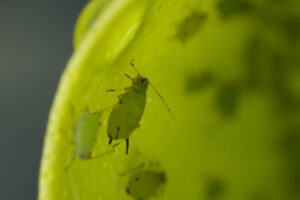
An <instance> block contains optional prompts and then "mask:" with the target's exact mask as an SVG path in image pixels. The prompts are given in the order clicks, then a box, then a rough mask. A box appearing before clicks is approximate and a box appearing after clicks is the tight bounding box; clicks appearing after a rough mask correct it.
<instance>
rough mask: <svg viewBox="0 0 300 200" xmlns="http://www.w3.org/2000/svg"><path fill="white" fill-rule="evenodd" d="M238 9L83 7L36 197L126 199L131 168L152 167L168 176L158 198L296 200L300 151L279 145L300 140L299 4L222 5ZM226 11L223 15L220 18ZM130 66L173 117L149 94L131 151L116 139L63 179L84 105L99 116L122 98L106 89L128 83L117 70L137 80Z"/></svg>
mask: <svg viewBox="0 0 300 200" xmlns="http://www.w3.org/2000/svg"><path fill="white" fill-rule="evenodd" d="M220 2H222V3H220ZM236 2H237V1H236V0H234V1H233V0H218V1H212V0H203V1H198V0H151V1H150V0H122V1H118V0H115V1H100V0H93V1H90V2H89V4H88V5H87V7H86V8H85V9H84V11H83V12H82V14H81V15H80V17H79V20H78V23H77V25H76V28H75V33H74V47H75V51H74V54H73V55H72V57H71V59H70V61H69V63H68V65H67V67H66V69H65V71H64V73H63V75H62V77H61V80H60V83H59V88H58V90H57V93H56V96H55V100H54V103H53V107H52V109H51V113H50V116H49V122H48V127H47V133H46V136H45V143H44V150H43V156H42V162H41V169H40V179H39V195H38V196H39V197H38V198H39V199H40V200H45V199H47V200H52V199H53V200H59V199H76V200H78V199H80V200H82V199H97V200H108V199H109V200H120V199H122V200H127V199H128V200H129V199H132V197H131V196H129V195H128V194H126V186H127V181H128V179H129V177H130V170H131V169H134V168H135V167H136V166H139V165H140V164H141V163H149V162H150V163H151V162H155V163H158V164H159V166H160V168H161V169H162V170H163V171H164V172H165V175H166V184H165V185H164V186H163V187H162V188H161V190H160V191H158V192H157V194H154V195H153V198H154V199H195V200H196V199H207V200H217V199H231V200H235V199H239V200H240V199H253V200H254V199H289V198H290V197H291V196H293V197H294V196H297V195H298V194H297V190H296V192H295V191H294V190H293V191H292V190H291V188H293V187H294V186H295V185H296V184H297V181H298V179H297V177H299V176H297V174H300V173H299V169H300V168H297V166H300V164H299V163H300V158H299V156H298V155H299V154H298V153H297V151H298V150H297V148H287V145H286V143H284V142H282V141H286V140H288V138H289V137H292V138H296V139H293V141H296V144H295V146H297V145H298V144H300V140H298V139H299V138H298V137H299V135H300V134H298V133H299V130H300V128H299V125H298V123H297V119H299V109H298V108H299V107H300V106H299V99H300V83H299V80H300V79H299V78H297V77H299V75H300V72H299V68H297V67H295V66H298V67H299V63H300V61H299V59H297V58H298V57H297V56H298V54H296V53H295V52H299V48H300V47H299V46H300V45H299V37H297V34H295V32H297V31H298V29H297V26H298V25H299V24H300V23H299V21H300V20H299V13H300V12H298V11H299V10H298V8H299V5H298V4H297V3H282V2H281V3H280V1H278V2H277V1H276V2H275V1H274V2H273V1H272V2H271V1H267V0H265V1H257V2H256V1H247V3H245V4H238V5H226V4H234V3H236ZM249 2H250V3H249ZM251 2H252V3H251ZM250 4H251V9H246V12H243V11H244V10H245V9H242V10H239V11H238V9H239V5H250ZM295 4H297V5H298V6H296V5H295ZM220 5H222V6H221V7H220ZM223 8H230V9H226V17H224V13H223V12H224V9H223ZM232 8H234V9H232ZM242 8H244V7H243V6H242ZM279 8H280V9H281V10H282V9H283V10H286V11H289V12H284V13H282V12H281V10H280V9H279ZM222 9H223V10H222ZM230 10H233V11H234V13H232V14H231V13H230ZM233 14H234V15H233ZM228 16H230V17H228ZM291 16H292V17H291ZM278 19H282V20H278ZM289 19H292V20H289ZM286 22H288V23H286ZM286 24H288V25H286ZM291 24H292V25H291ZM285 25H286V26H285ZM299 27H300V25H299ZM299 30H300V29H299ZM257 52H259V53H257ZM132 59H134V60H135V65H136V67H137V68H138V70H139V72H140V73H141V74H142V75H143V76H145V77H147V78H149V80H150V81H151V83H152V84H153V85H154V86H155V87H156V89H157V90H158V91H159V92H160V93H161V94H162V96H163V97H164V99H166V102H167V104H168V106H169V107H170V108H171V109H172V112H173V113H174V114H175V117H176V120H174V119H173V118H172V116H171V115H170V113H168V111H167V109H165V107H164V105H163V103H162V102H161V100H160V98H159V97H158V96H157V94H156V93H155V92H154V90H153V89H152V88H151V87H149V89H148V92H147V102H146V109H145V112H144V115H143V118H142V121H141V123H140V127H139V128H138V129H136V130H135V131H134V132H133V134H132V135H131V137H130V147H129V154H128V155H126V154H125V142H124V141H123V142H121V144H120V145H119V146H117V147H116V151H115V152H114V153H112V154H109V155H106V156H103V157H99V158H95V159H91V160H80V159H79V158H78V157H77V158H76V160H75V161H74V163H73V164H72V165H71V167H70V169H69V170H68V171H66V170H65V167H66V165H67V164H68V163H69V162H70V160H71V157H72V155H73V153H74V151H75V148H74V146H72V145H71V144H70V143H69V141H68V138H71V139H72V138H73V132H72V131H73V127H74V126H75V124H76V121H77V120H78V119H79V118H80V117H81V115H82V114H83V112H84V110H85V109H86V108H88V109H89V110H92V111H97V110H101V109H103V108H106V107H109V106H112V105H114V104H115V103H116V102H117V96H118V95H119V94H120V93H107V92H105V91H106V90H108V89H116V88H117V89H119V88H125V87H128V86H130V84H131V82H130V81H129V80H128V79H127V78H126V77H124V75H123V74H124V73H128V74H129V75H131V76H135V75H136V72H135V71H134V70H133V68H132V67H131V66H130V61H131V60H132ZM121 93H122V92H121ZM72 110H74V112H73V111H72ZM109 114H110V110H107V111H105V112H104V113H103V115H102V117H101V119H100V120H101V122H102V125H101V127H100V129H99V133H98V138H97V141H96V145H95V147H94V149H93V155H98V154H101V153H104V152H106V151H108V150H110V149H111V147H110V146H109V145H108V137H107V133H106V131H107V120H108V117H109ZM290 130H292V131H290ZM297 141H298V142H299V143H297ZM291 152H292V153H291ZM287 155H289V156H287ZM297 161H299V162H297ZM295 163H296V164H295ZM295 166H296V167H295ZM283 169H284V171H286V173H285V174H282V173H281V171H282V170H283ZM128 171H129V173H128V174H127V175H125V176H121V175H120V174H121V173H124V172H128ZM295 177H296V178H295ZM274 179H276V180H278V181H273V180H274ZM299 180H300V178H299Z"/></svg>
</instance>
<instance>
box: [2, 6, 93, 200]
mask: <svg viewBox="0 0 300 200" xmlns="http://www.w3.org/2000/svg"><path fill="white" fill-rule="evenodd" d="M86 2H87V0H75V1H74V0H63V1H61V0H26V1H15V0H1V1H0V95H1V97H0V110H1V115H0V117H1V119H0V157H1V161H0V163H1V164H0V199H5V200H10V199H22V200H27V199H30V200H31V199H36V198H37V185H38V172H39V164H40V156H41V150H42V145H43V137H44V134H45V129H46V123H47V118H48V113H49V109H50V106H51V103H52V99H53V97H54V93H55V90H56V87H57V85H58V81H59V78H60V74H61V73H62V71H63V69H64V67H65V64H66V62H67V61H68V59H69V57H70V56H71V53H72V51H73V50H72V34H73V28H74V24H75V21H76V18H77V16H78V14H79V12H80V10H81V9H82V8H83V6H84V5H85V4H86Z"/></svg>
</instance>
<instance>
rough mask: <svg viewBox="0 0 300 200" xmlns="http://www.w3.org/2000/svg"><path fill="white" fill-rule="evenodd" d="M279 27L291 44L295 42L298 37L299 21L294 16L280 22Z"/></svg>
mask: <svg viewBox="0 0 300 200" xmlns="http://www.w3.org/2000/svg"><path fill="white" fill-rule="evenodd" d="M280 27H281V28H282V30H283V31H284V32H285V33H286V34H287V36H288V37H289V39H290V40H291V42H297V41H298V39H299V37H300V19H299V18H298V17H296V16H288V17H286V18H283V19H282V20H281V22H280Z"/></svg>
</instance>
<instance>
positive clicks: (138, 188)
mask: <svg viewBox="0 0 300 200" xmlns="http://www.w3.org/2000/svg"><path fill="white" fill-rule="evenodd" d="M165 183H166V177H165V173H164V172H156V171H151V170H139V171H137V172H135V173H133V174H132V175H131V176H130V177H129V180H128V183H127V187H126V193H127V194H129V195H130V196H132V197H133V198H134V199H136V200H145V199H148V198H150V197H152V196H153V195H154V194H156V192H157V190H158V189H159V188H160V187H161V186H162V185H163V184H165Z"/></svg>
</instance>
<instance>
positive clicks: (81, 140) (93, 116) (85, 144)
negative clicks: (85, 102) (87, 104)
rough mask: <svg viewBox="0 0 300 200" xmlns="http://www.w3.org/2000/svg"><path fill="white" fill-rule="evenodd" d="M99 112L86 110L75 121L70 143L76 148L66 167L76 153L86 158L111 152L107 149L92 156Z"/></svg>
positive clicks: (98, 123) (98, 124)
mask: <svg viewBox="0 0 300 200" xmlns="http://www.w3.org/2000/svg"><path fill="white" fill-rule="evenodd" d="M101 114H102V111H99V112H93V113H92V112H90V111H88V110H86V111H85V112H84V113H83V115H82V116H81V117H80V119H79V120H78V121H77V123H76V125H75V128H74V141H73V142H72V144H74V145H75V147H76V150H75V151H74V154H73V157H72V159H71V161H70V163H69V164H68V165H67V169H69V167H70V166H71V164H72V163H73V162H74V160H75V156H76V154H77V155H78V157H79V158H80V159H82V160H86V159H91V158H95V157H100V156H102V155H106V154H108V153H111V152H112V151H107V152H105V153H102V154H101V155H97V156H93V157H92V150H93V147H94V144H95V142H96V139H97V133H98V128H99V126H100V125H101V123H100V121H99V117H100V116H101Z"/></svg>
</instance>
